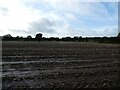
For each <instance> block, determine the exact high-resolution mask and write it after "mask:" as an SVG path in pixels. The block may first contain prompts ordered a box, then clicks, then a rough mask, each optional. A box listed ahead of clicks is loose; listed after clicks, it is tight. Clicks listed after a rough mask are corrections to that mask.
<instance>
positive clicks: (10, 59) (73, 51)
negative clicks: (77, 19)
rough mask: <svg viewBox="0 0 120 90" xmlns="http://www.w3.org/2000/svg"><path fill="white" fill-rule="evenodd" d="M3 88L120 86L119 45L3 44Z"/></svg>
mask: <svg viewBox="0 0 120 90" xmlns="http://www.w3.org/2000/svg"><path fill="white" fill-rule="evenodd" d="M2 45H3V46H2V87H3V88H54V89H55V88H72V89H74V88H76V89H77V88H116V87H120V78H119V73H120V69H119V68H120V61H119V60H120V56H119V53H120V52H119V50H120V46H119V45H117V44H98V43H81V42H52V41H51V42H44V41H41V42H30V41H28V42H23V41H19V42H17V41H11V42H10V41H4V42H3V44H2Z"/></svg>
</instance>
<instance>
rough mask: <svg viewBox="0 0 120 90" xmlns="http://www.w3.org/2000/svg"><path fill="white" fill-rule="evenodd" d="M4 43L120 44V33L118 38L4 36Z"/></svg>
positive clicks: (40, 35)
mask: <svg viewBox="0 0 120 90" xmlns="http://www.w3.org/2000/svg"><path fill="white" fill-rule="evenodd" d="M2 40H3V41H74V42H98V43H120V33H118V35H117V36H116V37H82V36H74V37H73V38H72V37H62V38H59V37H50V38H46V37H42V34H41V33H38V34H36V36H35V38H32V36H31V35H28V36H27V37H22V36H17V37H12V35H10V34H6V35H4V36H2Z"/></svg>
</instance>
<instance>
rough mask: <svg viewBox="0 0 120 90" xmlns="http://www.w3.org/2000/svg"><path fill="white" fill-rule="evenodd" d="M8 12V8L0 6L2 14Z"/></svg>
mask: <svg viewBox="0 0 120 90" xmlns="http://www.w3.org/2000/svg"><path fill="white" fill-rule="evenodd" d="M8 12H9V10H8V9H7V8H5V7H0V13H2V14H3V15H5V16H6V15H7V13H8Z"/></svg>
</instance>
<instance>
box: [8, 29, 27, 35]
mask: <svg viewBox="0 0 120 90" xmlns="http://www.w3.org/2000/svg"><path fill="white" fill-rule="evenodd" d="M9 30H10V31H12V32H14V33H25V34H27V33H28V34H29V31H26V30H20V29H9Z"/></svg>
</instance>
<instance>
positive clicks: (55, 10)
mask: <svg viewBox="0 0 120 90" xmlns="http://www.w3.org/2000/svg"><path fill="white" fill-rule="evenodd" d="M81 1H82V0H0V35H2V36H3V35H5V34H11V35H12V36H24V37H26V36H27V35H31V36H32V37H34V36H35V35H36V33H38V32H41V33H43V36H44V37H66V36H71V37H73V36H83V37H88V36H95V37H98V36H116V35H117V33H118V2H117V1H118V0H86V2H81ZM93 1H94V2H93ZM106 1H107V2H106ZM108 1H109V2H108ZM113 1H114V2H113ZM115 1H116V2H115Z"/></svg>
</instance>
